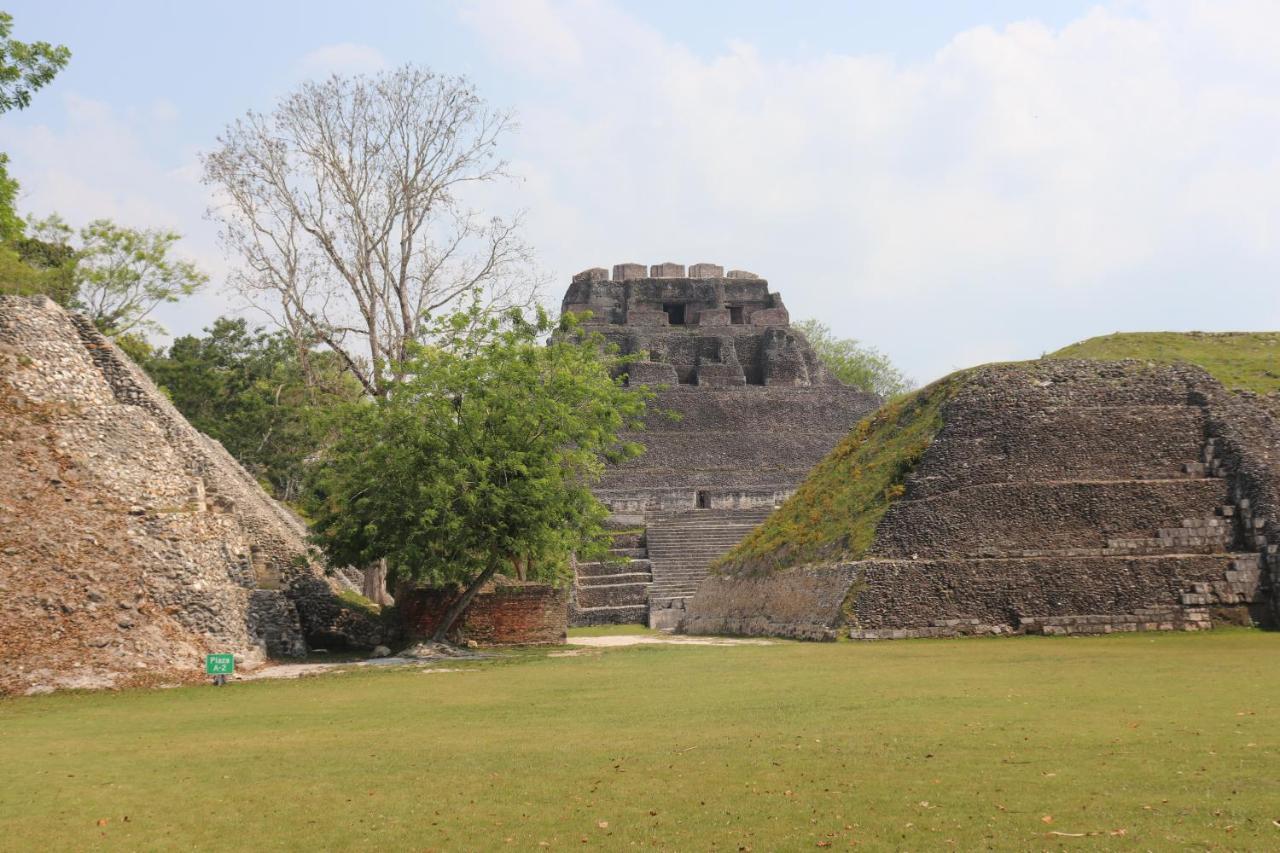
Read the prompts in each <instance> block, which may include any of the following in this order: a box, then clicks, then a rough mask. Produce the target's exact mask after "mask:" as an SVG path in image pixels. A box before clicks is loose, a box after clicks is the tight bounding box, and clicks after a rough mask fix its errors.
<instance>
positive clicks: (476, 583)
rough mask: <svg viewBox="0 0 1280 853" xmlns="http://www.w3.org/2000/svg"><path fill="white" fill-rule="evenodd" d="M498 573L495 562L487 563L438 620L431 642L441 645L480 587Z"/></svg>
mask: <svg viewBox="0 0 1280 853" xmlns="http://www.w3.org/2000/svg"><path fill="white" fill-rule="evenodd" d="M497 571H498V563H497V561H496V560H495V561H493V562H491V563H489V568H487V569H485V570H484V571H483V572H481V573H480V574H479V575H478V576H477V577H476V579H475V580H473V581H472V582H471V585H470V586H468V587H467V589H466V591H465V592H463V593H462V596H461V597H460V598H458V600H457V601H455V602H454V603H453V604H451V605H450V606H449V609H448V610H447V611H446V612H445V614H444V617H443V618H442V619H441V620H440V624H439V625H437V626H436V632H435V633H434V634H432V635H431V642H433V643H443V642H444V641H445V637H447V636H448V635H449V629H451V628H452V627H453V623H454V622H457V621H458V617H460V616H462V614H463V613H466V612H467V608H468V607H470V606H471V599H473V598H475V597H476V593H477V592H479V591H480V587H482V586H484V585H485V583H487V582H488V580H489V578H491V577H493V576H494V574H496V573H497Z"/></svg>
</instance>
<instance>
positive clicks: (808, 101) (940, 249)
mask: <svg viewBox="0 0 1280 853" xmlns="http://www.w3.org/2000/svg"><path fill="white" fill-rule="evenodd" d="M463 17H464V20H465V21H466V22H467V24H468V25H469V26H471V27H473V28H474V30H475V32H476V33H477V34H478V36H479V37H480V38H481V39H482V40H484V41H485V42H486V43H487V44H488V47H489V50H490V55H491V58H492V60H493V61H494V62H496V63H499V64H500V65H501V64H507V65H509V66H510V67H511V68H512V69H513V70H519V71H520V72H521V73H522V74H525V75H527V76H528V80H527V82H529V83H532V84H533V88H534V90H535V91H534V94H533V95H532V96H531V97H530V98H529V99H528V100H525V101H523V102H522V103H521V104H520V105H519V112H520V118H521V122H522V126H523V129H522V132H521V133H520V135H519V138H518V139H516V140H514V147H515V148H516V151H517V158H516V159H517V163H516V166H517V168H520V169H523V170H524V173H525V174H526V175H527V176H528V178H529V180H528V181H527V182H526V183H525V184H524V186H523V189H522V191H521V192H522V193H523V197H522V203H523V204H525V205H526V206H528V207H529V208H530V213H531V216H530V228H531V231H532V234H531V236H532V237H533V240H534V243H535V244H536V245H537V246H539V247H540V248H541V249H542V252H543V257H544V260H545V262H546V263H547V264H548V265H549V266H551V267H552V268H553V269H554V272H555V273H556V274H557V276H559V279H558V280H561V281H565V282H567V277H568V275H569V274H570V273H572V272H574V271H575V270H577V269H580V268H585V267H588V266H595V265H605V266H607V265H609V264H611V263H614V262H620V261H624V260H633V259H634V260H639V261H642V262H656V261H659V260H667V259H673V260H677V261H684V262H693V261H699V260H710V261H716V262H721V263H724V264H726V265H728V266H742V267H745V268H749V269H754V270H756V271H757V272H760V273H761V274H764V275H766V276H767V277H769V278H770V279H771V282H772V283H773V284H774V285H775V286H776V287H777V288H778V289H780V290H781V291H782V292H783V294H784V296H786V297H787V301H788V305H789V306H790V307H791V308H792V314H793V315H800V316H805V315H807V316H818V317H821V318H823V319H824V320H827V321H828V322H830V323H832V325H833V326H835V327H836V328H837V330H838V331H839V332H841V333H843V334H846V335H850V336H855V337H861V338H865V339H868V340H871V341H873V342H874V343H876V344H877V345H879V346H880V347H882V348H883V349H885V350H887V351H888V352H890V353H891V354H892V355H893V356H894V357H896V358H897V359H898V360H900V361H902V362H904V363H905V364H906V365H907V367H908V368H909V369H910V370H911V371H913V372H915V373H916V374H917V375H918V376H920V377H921V378H929V377H932V376H934V375H937V374H939V373H941V372H943V371H945V370H948V369H950V368H952V367H955V366H960V365H959V364H957V362H956V360H957V359H960V358H964V357H965V356H966V355H967V354H972V353H979V352H980V353H983V354H984V355H988V354H989V355H990V356H991V357H1002V358H1018V357H1033V356H1036V355H1039V354H1040V352H1041V351H1043V350H1046V349H1053V348H1055V347H1057V346H1060V345H1062V344H1065V343H1068V342H1069V341H1070V340H1073V339H1076V338H1080V337H1085V336H1089V335H1092V334H1097V333H1102V332H1109V331H1114V330H1115V329H1118V328H1131V329H1141V328H1159V327H1161V325H1164V326H1171V327H1175V328H1178V327H1180V328H1230V327H1239V326H1242V325H1252V326H1264V325H1269V326H1271V327H1273V328H1274V327H1277V326H1280V296H1277V289H1276V288H1275V285H1274V282H1275V280H1276V276H1277V273H1280V240H1278V239H1277V237H1280V234H1277V228H1280V148H1276V146H1275V145H1274V140H1275V139H1277V138H1280V87H1277V85H1275V84H1276V83H1277V79H1278V78H1280V51H1277V50H1276V49H1275V41H1274V33H1275V32H1277V31H1278V30H1280V7H1276V6H1273V5H1269V4H1264V3H1241V4H1232V3H1185V4H1165V3H1162V4H1152V5H1150V6H1132V5H1124V6H1121V7H1118V8H1111V9H1108V8H1097V9H1094V10H1093V11H1091V12H1089V13H1088V14H1086V15H1084V16H1083V17H1081V18H1080V19H1078V20H1076V21H1073V22H1071V23H1070V24H1068V25H1066V26H1064V27H1061V28H1058V29H1053V28H1050V27H1048V26H1045V25H1042V24H1040V23H1036V22H1034V21H1028V22H1024V23H1019V24H1015V25H1012V26H1009V27H1005V28H1003V29H993V28H989V27H982V28H976V29H973V30H970V31H967V32H963V33H959V34H957V35H956V36H955V37H954V38H953V39H952V40H951V42H950V43H949V44H947V45H946V46H945V47H944V48H943V49H941V50H939V51H938V52H937V53H936V54H935V55H933V56H931V57H929V58H928V59H926V60H923V61H918V62H913V63H910V64H899V63H894V62H893V61H891V60H890V59H887V58H885V57H881V56H856V55H839V54H825V55H814V56H811V57H806V58H802V59H793V60H777V59H766V58H764V57H763V56H762V55H761V54H760V53H759V52H758V51H757V50H755V49H754V48H753V47H752V46H751V45H747V44H741V43H730V44H727V45H726V46H725V47H724V48H723V49H722V50H720V51H719V52H718V53H716V55H713V56H709V57H707V56H699V55H695V54H694V53H693V52H691V51H690V50H689V49H687V48H686V47H685V46H683V45H682V44H680V43H679V42H678V41H677V40H675V39H673V38H668V37H666V36H664V35H663V34H660V33H658V32H656V31H655V30H653V29H652V28H651V27H649V26H647V25H645V24H644V23H642V22H640V21H638V20H636V19H634V18H632V17H630V16H628V15H627V14H626V13H624V12H622V11H621V10H619V9H618V8H617V7H615V6H613V5H610V4H608V3H603V2H589V0H567V2H563V3H553V2H549V0H548V1H547V2H538V3H536V4H532V3H525V2H515V0H513V2H496V1H495V2H484V3H476V4H471V5H468V6H467V7H465V11H464V13H463ZM1246 306H1247V307H1246ZM997 344H998V348H997V347H996V346H995V345H997ZM961 363H963V362H961Z"/></svg>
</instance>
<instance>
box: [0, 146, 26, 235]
mask: <svg viewBox="0 0 1280 853" xmlns="http://www.w3.org/2000/svg"><path fill="white" fill-rule="evenodd" d="M25 226H26V223H24V222H23V221H22V217H21V216H19V215H18V182H17V180H15V179H14V178H12V177H11V176H10V175H9V155H8V154H0V243H12V242H13V241H14V240H17V239H19V238H20V237H22V234H23V229H24V228H25Z"/></svg>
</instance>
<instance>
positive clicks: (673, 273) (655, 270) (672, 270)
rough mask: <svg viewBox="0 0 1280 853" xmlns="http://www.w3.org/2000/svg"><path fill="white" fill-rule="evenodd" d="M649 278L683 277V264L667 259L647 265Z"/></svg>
mask: <svg viewBox="0 0 1280 853" xmlns="http://www.w3.org/2000/svg"><path fill="white" fill-rule="evenodd" d="M649 277H650V278H684V264H676V263H672V262H671V261H667V262H666V263H662V264H654V265H653V266H651V267H649Z"/></svg>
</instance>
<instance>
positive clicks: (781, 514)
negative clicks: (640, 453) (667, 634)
mask: <svg viewBox="0 0 1280 853" xmlns="http://www.w3.org/2000/svg"><path fill="white" fill-rule="evenodd" d="M967 375H968V374H967V371H962V372H960V373H953V374H951V375H950V376H947V377H944V378H942V379H939V380H938V381H937V382H935V383H933V384H932V385H929V386H927V387H925V388H921V389H920V390H919V391H915V392H913V393H911V394H908V395H906V396H905V397H902V398H900V399H898V400H895V401H893V402H890V403H886V404H885V405H884V406H881V407H880V408H879V409H877V410H876V411H875V412H874V413H872V414H871V415H869V416H868V417H866V418H864V419H863V420H862V421H860V422H859V423H858V425H857V426H856V427H854V429H853V431H852V432H850V433H849V435H847V436H846V437H845V438H844V440H843V441H841V442H840V443H839V444H838V445H836V448H835V449H834V450H832V451H831V452H830V453H829V454H827V456H826V458H825V459H823V460H822V461H821V462H819V463H818V464H817V466H816V467H815V468H814V469H813V471H811V472H810V473H809V476H808V478H807V479H805V481H804V483H802V484H801V486H800V488H799V489H797V490H796V493H795V494H794V495H792V496H791V497H790V498H788V499H787V501H786V502H785V503H783V504H782V506H781V507H779V508H778V511H777V512H775V513H773V515H771V516H769V518H768V519H766V520H765V522H764V523H763V524H761V525H760V526H759V527H757V528H756V529H755V530H753V531H752V532H751V534H750V535H748V536H747V538H746V539H744V540H742V542H740V543H739V544H738V545H737V547H735V548H734V549H733V550H732V551H730V552H729V553H728V554H726V555H725V556H724V557H723V558H722V559H721V560H720V561H719V562H718V563H717V564H716V566H715V570H716V571H719V572H722V573H725V572H728V573H752V572H767V571H772V570H774V569H781V568H786V567H788V566H795V565H801V564H803V563H811V562H815V561H819V560H835V559H850V560H853V559H858V558H859V557H861V556H863V555H864V554H865V553H866V551H867V549H868V548H870V547H871V543H872V540H873V539H874V538H875V532H876V525H877V524H879V522H880V519H881V517H882V516H883V515H884V514H885V511H886V510H888V508H889V504H890V503H892V502H893V501H894V500H895V499H896V498H898V497H900V496H901V495H902V493H903V483H904V481H905V479H906V476H907V475H908V474H910V473H911V471H912V469H913V468H915V466H916V463H917V462H919V461H920V457H921V456H922V455H923V454H924V451H925V450H926V449H927V448H928V447H929V444H930V442H932V441H933V437H934V436H935V435H937V434H938V430H940V429H942V407H943V404H944V403H946V401H947V400H949V399H950V398H951V397H952V396H953V395H954V394H955V392H956V391H957V390H958V389H959V388H960V387H961V386H962V385H963V383H964V378H965V376H967Z"/></svg>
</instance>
